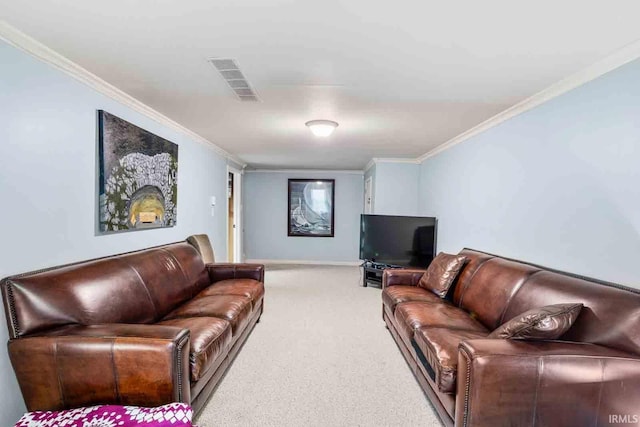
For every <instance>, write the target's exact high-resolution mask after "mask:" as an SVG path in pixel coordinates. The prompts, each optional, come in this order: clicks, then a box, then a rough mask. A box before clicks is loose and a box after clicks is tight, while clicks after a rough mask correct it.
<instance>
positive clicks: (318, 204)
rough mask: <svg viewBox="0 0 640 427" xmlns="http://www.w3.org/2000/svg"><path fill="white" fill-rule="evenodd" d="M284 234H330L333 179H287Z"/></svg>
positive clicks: (331, 229)
mask: <svg viewBox="0 0 640 427" xmlns="http://www.w3.org/2000/svg"><path fill="white" fill-rule="evenodd" d="M288 200H289V206H288V210H287V213H288V221H287V225H288V227H287V228H288V230H287V231H288V235H289V236H293V237H333V234H334V201H335V180H334V179H289V189H288Z"/></svg>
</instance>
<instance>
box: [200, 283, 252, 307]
mask: <svg viewBox="0 0 640 427" xmlns="http://www.w3.org/2000/svg"><path fill="white" fill-rule="evenodd" d="M213 295H241V296H245V297H247V298H250V299H251V302H252V304H253V307H254V308H255V307H256V306H257V305H258V302H260V299H261V298H262V297H263V296H264V284H263V283H262V282H259V281H257V280H254V279H227V280H221V281H219V282H215V283H214V284H213V285H211V286H209V287H208V288H207V289H205V290H203V291H202V292H200V293H199V294H198V295H196V298H200V297H209V296H213Z"/></svg>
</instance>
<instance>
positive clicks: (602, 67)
mask: <svg viewBox="0 0 640 427" xmlns="http://www.w3.org/2000/svg"><path fill="white" fill-rule="evenodd" d="M638 58H640V40H638V41H635V42H633V43H630V44H628V45H626V46H624V47H623V48H622V49H620V50H618V51H616V52H614V53H613V54H611V55H608V56H606V57H605V58H603V59H601V60H600V61H598V62H596V63H595V64H592V65H590V66H588V67H586V68H583V69H582V70H580V71H578V72H577V73H574V74H572V75H570V76H569V77H566V78H564V79H562V80H560V81H558V82H557V83H554V84H552V85H551V86H549V87H548V88H546V89H544V90H542V91H540V92H538V93H536V94H535V95H533V96H530V97H529V98H527V99H525V100H523V101H520V102H518V103H517V104H515V105H513V106H511V107H509V108H507V109H506V110H504V111H502V112H500V113H498V114H496V115H495V116H493V117H491V118H490V119H488V120H485V121H484V122H482V123H480V124H479V125H477V126H474V127H472V128H471V129H469V130H467V131H465V132H463V133H461V134H460V135H458V136H456V137H454V138H451V139H450V140H448V141H446V142H445V143H443V144H440V145H438V146H437V147H435V148H434V149H432V150H430V151H428V152H427V153H425V154H423V155H422V156H420V157H418V158H417V159H416V160H417V161H418V162H419V163H422V162H423V161H425V160H426V159H428V158H430V157H433V156H435V155H437V154H439V153H441V152H443V151H445V150H448V149H449V148H451V147H453V146H455V145H458V144H460V143H461V142H464V141H466V140H467V139H469V138H472V137H474V136H476V135H478V134H480V133H482V132H484V131H486V130H488V129H491V128H492V127H494V126H497V125H499V124H500V123H502V122H505V121H507V120H509V119H511V118H513V117H515V116H517V115H520V114H522V113H524V112H525V111H528V110H531V109H533V108H535V107H537V106H539V105H541V104H544V103H545V102H547V101H550V100H552V99H553V98H557V97H558V96H560V95H563V94H565V93H567V92H569V91H571V90H573V89H575V88H577V87H579V86H582V85H583V84H585V83H588V82H590V81H592V80H595V79H597V78H598V77H600V76H603V75H605V74H606V73H608V72H610V71H612V70H615V69H616V68H618V67H621V66H623V65H624V64H627V63H629V62H631V61H633V60H635V59H638Z"/></svg>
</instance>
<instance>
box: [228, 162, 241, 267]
mask: <svg viewBox="0 0 640 427" xmlns="http://www.w3.org/2000/svg"><path fill="white" fill-rule="evenodd" d="M241 183H242V172H240V171H239V170H237V169H235V168H232V167H230V166H227V259H228V261H229V262H242V226H241V218H242V215H241V214H242V212H241V211H242V203H241V197H242V196H241V188H242V187H241Z"/></svg>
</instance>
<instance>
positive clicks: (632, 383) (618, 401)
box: [382, 249, 640, 427]
mask: <svg viewBox="0 0 640 427" xmlns="http://www.w3.org/2000/svg"><path fill="white" fill-rule="evenodd" d="M461 254H462V255H465V256H466V257H467V263H466V264H465V266H464V267H463V270H462V271H461V272H460V274H459V275H458V277H457V279H456V281H455V282H454V285H453V287H452V289H451V290H450V292H449V295H448V296H447V299H444V300H443V299H440V298H438V297H437V296H436V295H434V294H432V293H430V292H429V291H427V290H425V289H422V288H419V287H417V286H416V285H417V283H418V281H419V280H420V277H421V276H422V274H423V273H424V270H409V269H407V270H385V271H384V274H383V293H382V299H383V310H382V311H383V319H384V321H385V322H386V324H387V327H388V329H389V331H390V332H391V335H392V336H393V338H394V339H395V341H396V343H397V345H398V347H399V348H400V350H401V352H402V354H403V355H404V357H405V359H406V361H407V363H408V364H409V366H410V368H411V370H412V371H413V373H414V375H415V376H416V378H417V380H418V382H419V383H420V385H421V387H422V388H423V390H424V391H425V393H426V394H427V396H428V397H429V399H430V401H431V403H432V404H433V406H434V408H435V409H436V410H437V412H438V414H439V415H440V417H441V419H442V421H443V422H444V424H445V425H447V426H451V425H454V424H455V425H456V426H478V427H479V426H483V427H484V426H487V427H488V426H491V427H495V426H532V425H535V426H588V425H593V426H596V425H597V426H603V425H613V424H619V422H620V421H624V420H631V422H632V424H633V425H636V423H640V293H639V291H638V290H634V289H630V288H626V287H623V286H619V285H614V284H609V283H602V282H597V281H595V280H593V279H588V278H584V277H579V276H574V275H570V274H567V273H562V272H558V271H552V270H549V269H546V268H544V267H539V266H536V265H532V264H528V263H524V262H519V261H515V260H510V259H506V258H501V257H498V256H494V255H490V254H487V253H483V252H479V251H475V250H470V249H464V250H463V251H461ZM574 302H581V303H583V304H584V308H583V309H582V311H581V312H580V315H579V317H578V318H577V320H576V322H575V323H574V325H573V326H572V327H571V329H569V331H568V332H567V333H566V334H565V335H564V336H562V340H561V341H560V340H558V341H522V340H504V339H487V338H486V336H487V335H488V334H489V333H490V332H491V331H492V330H494V329H496V328H497V327H498V326H499V325H501V324H503V323H504V322H506V321H508V320H509V319H511V318H513V317H516V316H517V315H519V314H521V313H523V312H525V311H527V310H530V309H534V308H539V307H542V306H546V305H550V304H559V303H574ZM625 417H626V418H625ZM634 420H635V421H634Z"/></svg>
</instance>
